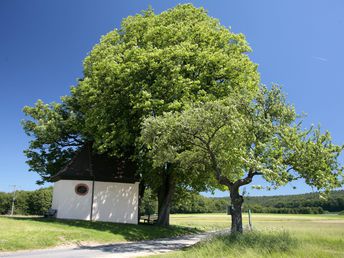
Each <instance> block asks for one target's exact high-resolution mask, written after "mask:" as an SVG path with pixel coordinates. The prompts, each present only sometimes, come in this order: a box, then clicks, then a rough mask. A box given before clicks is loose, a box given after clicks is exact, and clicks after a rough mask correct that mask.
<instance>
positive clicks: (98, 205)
mask: <svg viewBox="0 0 344 258" xmlns="http://www.w3.org/2000/svg"><path fill="white" fill-rule="evenodd" d="M51 181H52V182H54V190H53V201H52V209H53V210H55V212H56V214H55V216H56V217H57V218H60V219H79V220H90V221H108V222H116V223H130V224H137V223H138V203H139V180H138V179H137V178H136V177H135V165H134V163H133V162H132V161H130V160H129V159H125V158H116V157H111V156H109V155H106V154H97V153H94V152H93V150H92V145H91V144H87V145H85V146H83V147H82V148H81V149H80V150H79V151H78V152H77V153H76V155H75V156H74V157H73V158H72V160H71V161H70V162H69V163H68V164H67V165H66V166H65V167H64V168H62V169H61V170H60V171H59V172H58V173H57V174H56V175H54V176H53V177H51Z"/></svg>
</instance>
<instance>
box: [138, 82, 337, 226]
mask: <svg viewBox="0 0 344 258" xmlns="http://www.w3.org/2000/svg"><path fill="white" fill-rule="evenodd" d="M247 96H249V95H248V94H246V93H245V91H243V92H242V93H239V94H237V95H232V96H230V97H228V98H227V99H224V100H216V101H212V102H207V103H204V104H202V105H199V104H195V105H193V106H191V107H190V108H189V109H188V110H186V111H184V112H167V113H164V114H163V115H162V116H159V117H155V118H147V119H146V120H145V123H144V126H143V130H142V139H143V140H144V141H145V142H146V144H147V146H148V147H149V148H150V149H151V155H152V157H153V160H154V165H155V166H159V165H160V164H161V163H164V162H169V163H172V164H177V165H178V166H180V167H183V168H188V169H190V171H194V170H192V168H194V167H196V168H197V169H196V171H197V172H198V173H200V174H201V173H209V172H212V175H213V179H214V181H213V182H214V183H215V184H217V185H224V186H226V187H228V190H229V191H230V195H231V202H232V230H234V231H242V225H240V224H242V221H241V205H242V202H243V198H242V196H241V195H240V194H239V187H240V186H243V185H246V184H249V183H251V182H252V178H253V177H254V176H256V175H261V176H262V177H263V178H264V179H265V180H266V181H267V182H269V183H270V184H271V185H272V186H273V187H279V186H282V185H285V184H286V183H288V182H291V181H293V180H297V179H298V178H304V179H305V181H306V183H307V184H309V185H312V186H314V187H315V188H317V189H318V190H325V191H329V190H331V189H333V188H335V187H339V186H340V185H341V184H342V183H343V181H342V180H343V177H342V176H343V168H342V167H341V166H340V164H339V163H338V156H339V155H340V153H341V151H342V150H343V146H337V145H335V144H333V143H332V141H331V136H330V134H329V133H328V132H326V133H321V131H320V129H319V128H310V129H309V130H306V131H305V130H302V128H301V125H302V123H301V122H302V121H298V119H297V116H296V113H295V110H294V108H293V106H291V105H289V104H287V103H286V99H285V96H284V95H283V93H282V92H281V89H280V88H279V87H277V86H273V87H272V89H271V90H268V89H267V88H266V87H264V86H261V87H260V90H259V91H258V92H257V94H256V96H255V98H254V99H253V100H252V99H251V98H250V97H247ZM233 213H236V214H233ZM234 215H235V216H234ZM233 219H235V221H233ZM233 224H236V225H233ZM233 226H236V227H237V228H234V229H233Z"/></svg>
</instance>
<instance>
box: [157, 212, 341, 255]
mask: <svg viewBox="0 0 344 258" xmlns="http://www.w3.org/2000/svg"><path fill="white" fill-rule="evenodd" d="M228 220H229V218H228V216H226V215H220V214H214V215H213V214H204V215H203V214H202V215H201V214H197V215H174V216H173V223H174V224H178V225H183V226H196V227H197V228H202V227H203V228H204V229H217V228H223V227H225V226H228V223H229V222H228ZM252 221H253V231H252V232H247V233H246V234H244V235H242V236H240V235H239V236H228V235H224V236H219V237H214V238H213V239H209V240H207V241H203V242H201V243H199V244H197V245H195V246H193V247H190V248H186V249H185V250H182V251H178V252H173V253H170V254H166V255H161V256H157V257H166V258H167V257H198V258H200V257H236V258H237V257H240V258H241V257H276V258H277V257H297V258H298V257H300V258H303V257H304V258H313V257H314V258H321V257H344V216H340V215H336V214H333V215H332V214H331V215H300V214H297V215H290V214H288V215H284V214H253V216H252ZM244 223H245V224H246V225H247V224H248V223H247V214H245V215H244Z"/></svg>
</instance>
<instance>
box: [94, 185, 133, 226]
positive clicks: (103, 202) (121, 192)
mask: <svg viewBox="0 0 344 258" xmlns="http://www.w3.org/2000/svg"><path fill="white" fill-rule="evenodd" d="M138 193H139V183H134V184H129V183H112V182H95V186H94V202H93V219H94V220H99V221H111V222H120V223H131V224H137V219H138Z"/></svg>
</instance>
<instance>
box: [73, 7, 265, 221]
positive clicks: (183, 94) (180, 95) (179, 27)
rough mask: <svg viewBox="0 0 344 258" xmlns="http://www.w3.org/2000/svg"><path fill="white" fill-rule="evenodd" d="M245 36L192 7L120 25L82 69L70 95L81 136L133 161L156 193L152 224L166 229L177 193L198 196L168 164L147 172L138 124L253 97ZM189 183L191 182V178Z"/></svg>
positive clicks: (254, 79) (254, 82)
mask: <svg viewBox="0 0 344 258" xmlns="http://www.w3.org/2000/svg"><path fill="white" fill-rule="evenodd" d="M248 52H250V47H249V46H248V44H247V42H246V40H245V38H244V36H243V35H242V34H234V33H232V32H231V31H230V30H229V29H228V28H226V27H224V26H222V25H220V23H219V21H218V20H216V19H214V18H211V17H209V16H208V15H207V12H206V11H205V10H204V9H203V8H195V7H193V6H192V5H190V4H187V5H178V6H176V7H175V8H173V9H170V10H167V11H165V12H162V13H161V14H154V12H153V11H152V10H147V11H144V12H143V13H141V14H138V15H135V16H129V17H127V18H126V19H124V20H123V22H122V24H121V28H120V29H119V30H117V29H116V30H114V31H112V32H110V33H108V34H107V35H105V36H104V37H102V39H101V41H100V43H99V44H97V45H96V46H95V47H94V48H93V50H92V51H91V52H90V54H89V56H88V57H87V58H86V59H85V61H84V78H83V80H82V81H80V83H79V84H78V85H77V86H76V87H74V88H72V97H73V99H75V101H76V102H77V103H78V105H79V106H80V111H81V113H82V114H83V118H84V121H85V131H87V132H92V137H93V139H94V143H95V147H96V148H97V149H98V150H99V151H107V152H109V153H111V154H113V155H126V156H130V157H132V159H133V160H135V161H137V162H138V163H139V164H138V167H139V168H140V171H138V172H139V173H141V174H142V175H143V178H144V181H145V183H146V184H150V185H151V187H152V188H154V189H156V191H157V192H158V199H159V219H158V223H159V224H163V225H168V223H169V217H168V215H169V207H170V201H171V198H172V195H173V192H174V189H175V188H176V187H177V186H178V185H191V186H192V187H194V188H202V187H203V188H204V186H205V183H204V182H205V181H206V180H205V179H204V182H202V184H199V182H200V181H199V180H194V179H196V178H197V177H198V176H201V175H198V176H197V175H196V174H195V173H194V174H191V175H190V174H188V173H187V171H185V170H183V169H182V168H180V167H175V166H174V165H173V164H170V163H165V164H160V166H159V167H155V168H152V167H151V162H150V160H149V157H147V155H146V149H145V147H144V146H142V144H141V142H140V141H139V139H140V135H141V124H142V121H143V120H144V119H145V118H146V117H149V116H159V115H161V114H162V113H163V112H168V111H181V110H183V109H185V107H187V106H188V105H189V104H190V103H201V102H206V101H210V100H215V99H220V98H224V97H227V96H229V95H230V94H232V93H234V92H235V91H238V90H239V89H246V90H247V91H248V92H255V91H256V90H257V87H258V84H259V74H258V72H257V70H256V68H257V66H256V64H254V63H253V62H252V61H250V59H249V57H248V56H247V53H248ZM192 175H195V176H194V178H193V176H192Z"/></svg>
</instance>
